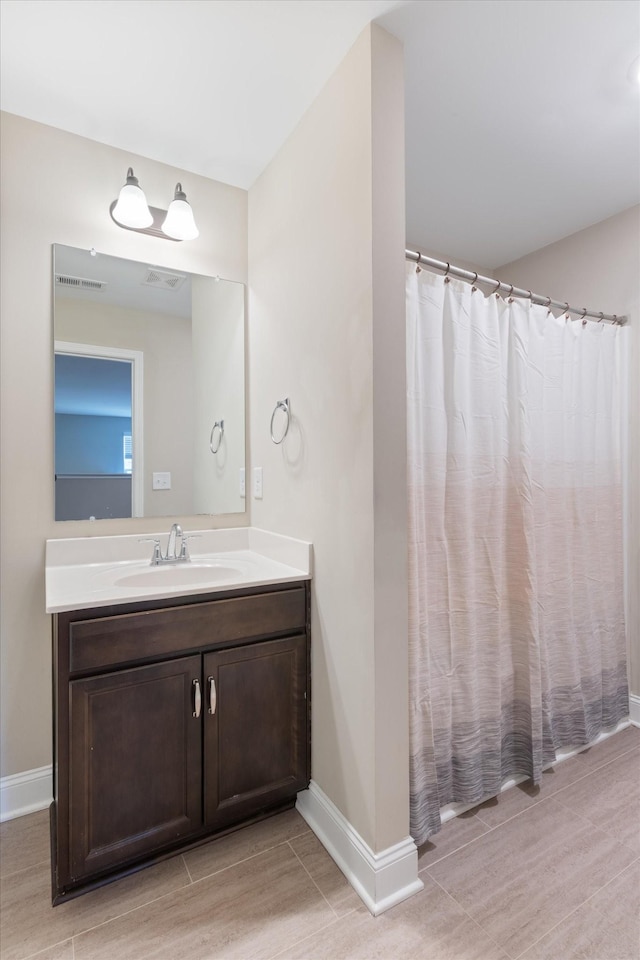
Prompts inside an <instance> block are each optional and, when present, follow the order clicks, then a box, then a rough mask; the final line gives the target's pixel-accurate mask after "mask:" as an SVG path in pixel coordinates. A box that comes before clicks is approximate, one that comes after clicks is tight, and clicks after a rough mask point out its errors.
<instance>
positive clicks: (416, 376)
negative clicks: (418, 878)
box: [407, 264, 628, 844]
mask: <svg viewBox="0 0 640 960" xmlns="http://www.w3.org/2000/svg"><path fill="white" fill-rule="evenodd" d="M620 380H621V357H620V330H619V328H618V327H616V326H613V325H608V324H604V323H594V322H587V323H585V324H583V323H582V322H581V321H580V320H578V321H576V320H573V321H569V320H567V319H565V318H564V317H561V318H559V319H558V318H556V317H554V316H553V315H552V314H551V313H550V312H549V311H548V310H547V309H546V308H545V307H542V306H537V305H534V304H532V303H531V302H530V301H528V300H521V299H515V300H511V301H505V300H503V299H502V298H501V297H498V296H496V295H491V296H489V297H488V298H485V297H484V295H483V294H482V292H481V291H480V290H474V289H473V288H472V287H471V286H470V284H468V283H464V282H462V281H458V280H445V278H443V277H441V276H435V275H434V274H432V273H430V272H428V271H426V270H421V271H420V272H417V271H416V268H415V266H414V265H412V264H408V265H407V393H408V471H409V543H410V616H409V624H410V635H409V645H410V676H411V680H410V683H411V691H410V711H411V714H410V717H411V832H412V835H413V837H414V839H415V840H416V842H417V843H419V844H420V843H423V842H424V841H425V840H426V839H427V838H428V837H429V836H430V835H431V834H432V833H434V832H436V831H437V830H438V829H439V827H440V813H439V811H440V807H441V806H443V805H444V804H447V803H450V802H462V803H474V802H476V801H478V802H479V801H480V800H483V799H485V798H486V797H488V796H492V795H495V794H497V793H498V792H499V790H500V787H501V784H502V782H503V780H504V779H505V778H506V777H509V776H513V775H516V774H525V775H527V776H529V777H531V778H532V779H533V781H534V782H538V781H539V779H540V775H541V772H542V769H543V766H545V765H546V764H548V763H550V762H551V761H552V760H553V759H554V758H555V751H556V750H557V749H558V748H559V747H566V746H569V745H580V744H585V743H589V742H590V741H592V740H593V739H594V738H595V737H596V736H597V735H598V733H599V732H600V731H601V730H603V729H604V728H606V727H610V726H612V725H614V724H616V723H617V722H618V721H619V720H620V719H622V718H623V717H625V716H627V715H628V690H627V667H626V642H625V629H624V615H623V563H622V519H621V513H622V506H621V501H622V496H621V482H620V433H621V423H620V415H621V411H620V395H621V389H620Z"/></svg>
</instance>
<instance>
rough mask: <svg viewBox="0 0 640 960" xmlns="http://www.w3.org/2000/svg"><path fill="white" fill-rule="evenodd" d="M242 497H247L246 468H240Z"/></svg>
mask: <svg viewBox="0 0 640 960" xmlns="http://www.w3.org/2000/svg"><path fill="white" fill-rule="evenodd" d="M240 496H241V497H244V496H245V482H244V467H240Z"/></svg>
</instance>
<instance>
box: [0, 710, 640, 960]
mask: <svg viewBox="0 0 640 960" xmlns="http://www.w3.org/2000/svg"><path fill="white" fill-rule="evenodd" d="M48 850H49V831H48V814H47V813H46V812H44V811H43V812H42V813H35V814H31V815H30V816H28V817H23V818H21V819H18V820H12V821H9V822H6V823H4V824H2V825H1V826H0V867H1V878H2V879H1V887H2V890H1V900H0V908H1V914H0V960H26V958H31V957H34V958H35V957H37V958H39V960H103V958H104V960H129V958H130V960H152V958H153V960H214V958H237V960H249V958H254V957H255V958H259V957H262V958H277V960H294V958H298V960H313V958H326V960H356V958H357V960H374V958H376V960H402V958H407V960H423V958H424V960H516V958H522V960H572V958H575V960H577V958H581V960H640V729H637V728H634V727H629V728H627V729H626V730H623V731H621V732H620V733H617V734H615V736H613V737H611V738H610V739H609V740H606V741H603V743H601V744H599V745H598V746H596V747H593V748H592V749H591V750H589V751H586V752H584V753H582V754H580V755H578V756H577V757H575V758H573V759H571V760H566V761H565V762H564V763H561V764H558V765H557V767H556V768H555V769H554V770H551V771H549V772H548V773H545V775H544V778H543V783H542V785H541V786H540V787H539V788H538V789H534V788H532V787H530V786H527V785H523V786H521V787H516V788H514V789H512V790H509V791H508V792H506V793H504V794H502V795H501V796H500V797H499V798H498V799H497V800H490V801H488V802H486V803H484V804H481V805H480V806H478V807H476V808H475V809H474V810H473V811H471V812H469V813H467V814H465V815H464V816H462V817H459V818H458V819H456V820H452V821H450V822H449V823H447V824H445V826H444V827H443V829H442V831H441V832H440V833H439V834H438V835H437V836H436V837H434V838H433V842H430V843H427V844H425V846H424V847H423V848H422V849H421V850H420V859H419V869H420V876H421V878H422V880H423V881H424V890H423V891H422V892H421V893H419V894H417V895H416V896H414V897H412V898H411V899H410V900H407V901H406V902H405V903H402V904H399V905H398V906H397V907H394V908H393V909H392V910H389V911H388V912H387V913H385V914H383V915H382V916H380V917H377V918H374V917H372V916H371V915H370V914H369V913H368V911H367V910H366V909H365V908H364V907H363V906H362V903H361V902H360V900H359V899H358V897H357V896H356V894H355V893H354V892H353V890H352V889H351V887H350V886H349V885H348V883H347V882H346V880H345V879H344V877H343V875H342V874H341V873H340V871H339V870H338V868H337V867H336V866H335V865H334V863H333V861H332V860H331V858H330V857H329V856H328V854H327V853H326V851H325V850H324V848H323V847H322V846H321V844H320V843H319V842H318V840H317V839H316V838H315V836H314V835H313V833H311V831H310V830H309V829H308V827H307V826H306V824H305V822H304V821H303V820H302V819H301V818H300V816H299V815H298V814H297V813H296V812H295V811H294V810H290V811H287V812H286V813H283V814H280V815H279V816H277V817H272V818H271V819H270V820H267V821H264V822H263V823H260V824H256V825H254V826H251V827H248V828H246V829H244V830H241V831H239V832H238V833H235V834H232V835H231V836H228V837H225V838H223V839H220V840H216V841H212V842H211V843H209V844H207V845H206V846H203V847H200V848H198V849H197V850H193V851H191V852H190V853H186V854H184V855H178V856H176V857H174V858H173V859H171V860H167V861H165V862H164V863H161V864H159V865H157V866H154V867H150V868H149V869H147V870H143V871H141V872H140V873H138V874H136V875H135V876H133V877H128V878H126V879H124V880H120V881H117V882H115V883H112V884H109V885H108V886H106V887H103V888H102V889H100V890H96V891H94V892H92V893H88V894H86V895H84V896H82V897H79V898H78V899H76V900H72V901H70V902H69V903H65V904H62V905H60V906H58V907H55V908H52V907H51V905H50V899H49V896H50V886H49V852H48Z"/></svg>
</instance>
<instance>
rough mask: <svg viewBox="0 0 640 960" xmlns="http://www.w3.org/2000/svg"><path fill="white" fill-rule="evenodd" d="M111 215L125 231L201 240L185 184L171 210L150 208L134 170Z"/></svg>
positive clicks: (177, 186)
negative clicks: (185, 190) (184, 188)
mask: <svg viewBox="0 0 640 960" xmlns="http://www.w3.org/2000/svg"><path fill="white" fill-rule="evenodd" d="M109 213H110V214H111V219H112V220H113V221H114V223H117V224H118V226H119V227H122V228H123V229H124V230H135V231H136V233H146V234H148V235H149V236H151V237H162V238H163V239H164V240H195V239H196V237H197V236H199V230H198V228H197V226H196V222H195V220H194V217H193V210H192V209H191V205H190V204H189V203H188V202H187V196H186V194H185V192H184V190H183V189H182V184H181V183H177V184H176V189H175V194H174V198H173V200H172V201H171V203H170V204H169V209H168V210H160V209H158V207H150V206H149V205H148V204H147V198H146V197H145V195H144V192H143V190H142V189H141V187H140V184H139V183H138V178H137V177H135V176H134V174H133V169H132V168H131V167H129V169H128V170H127V182H126V183H125V185H124V186H123V188H122V190H121V191H120V194H119V196H118V199H117V200H114V201H113V203H112V204H111V206H110V207H109Z"/></svg>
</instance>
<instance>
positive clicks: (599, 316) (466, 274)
mask: <svg viewBox="0 0 640 960" xmlns="http://www.w3.org/2000/svg"><path fill="white" fill-rule="evenodd" d="M404 255H405V259H406V260H413V261H414V262H415V263H418V264H420V263H424V264H425V265H426V266H428V267H435V268H436V269H437V270H444V275H445V277H446V276H448V275H451V276H453V277H459V279H460V280H470V281H471V282H472V283H490V284H492V285H493V287H494V288H495V289H494V290H492V291H491V292H492V293H497V292H498V290H506V291H507V292H508V293H509V296H510V297H512V296H514V297H525V298H526V299H527V300H531V302H532V303H539V304H541V305H542V306H544V307H560V308H561V309H562V310H563V311H564V313H575V314H577V315H578V317H580V319H582V320H583V319H585V317H593V318H594V320H598V321H604V322H605V323H615V324H618V325H619V326H622V325H623V324H625V323H626V322H627V317H618V316H616V315H615V313H614V314H610V313H593V312H592V311H591V310H587V308H586V307H584V308H583V309H582V310H581V309H579V308H576V307H570V306H569V304H568V303H566V302H565V303H562V302H561V301H560V300H552V299H551V297H541V296H540V295H539V294H537V293H531V290H521V289H520V288H519V287H514V286H513V284H511V283H503V282H502V281H501V280H492V279H491V277H483V276H481V275H480V274H477V273H472V272H471V270H463V268H462V267H454V266H452V265H451V264H450V263H445V262H444V261H443V260H434V259H433V257H426V256H425V255H424V254H423V253H418V251H417V250H405V252H404Z"/></svg>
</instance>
